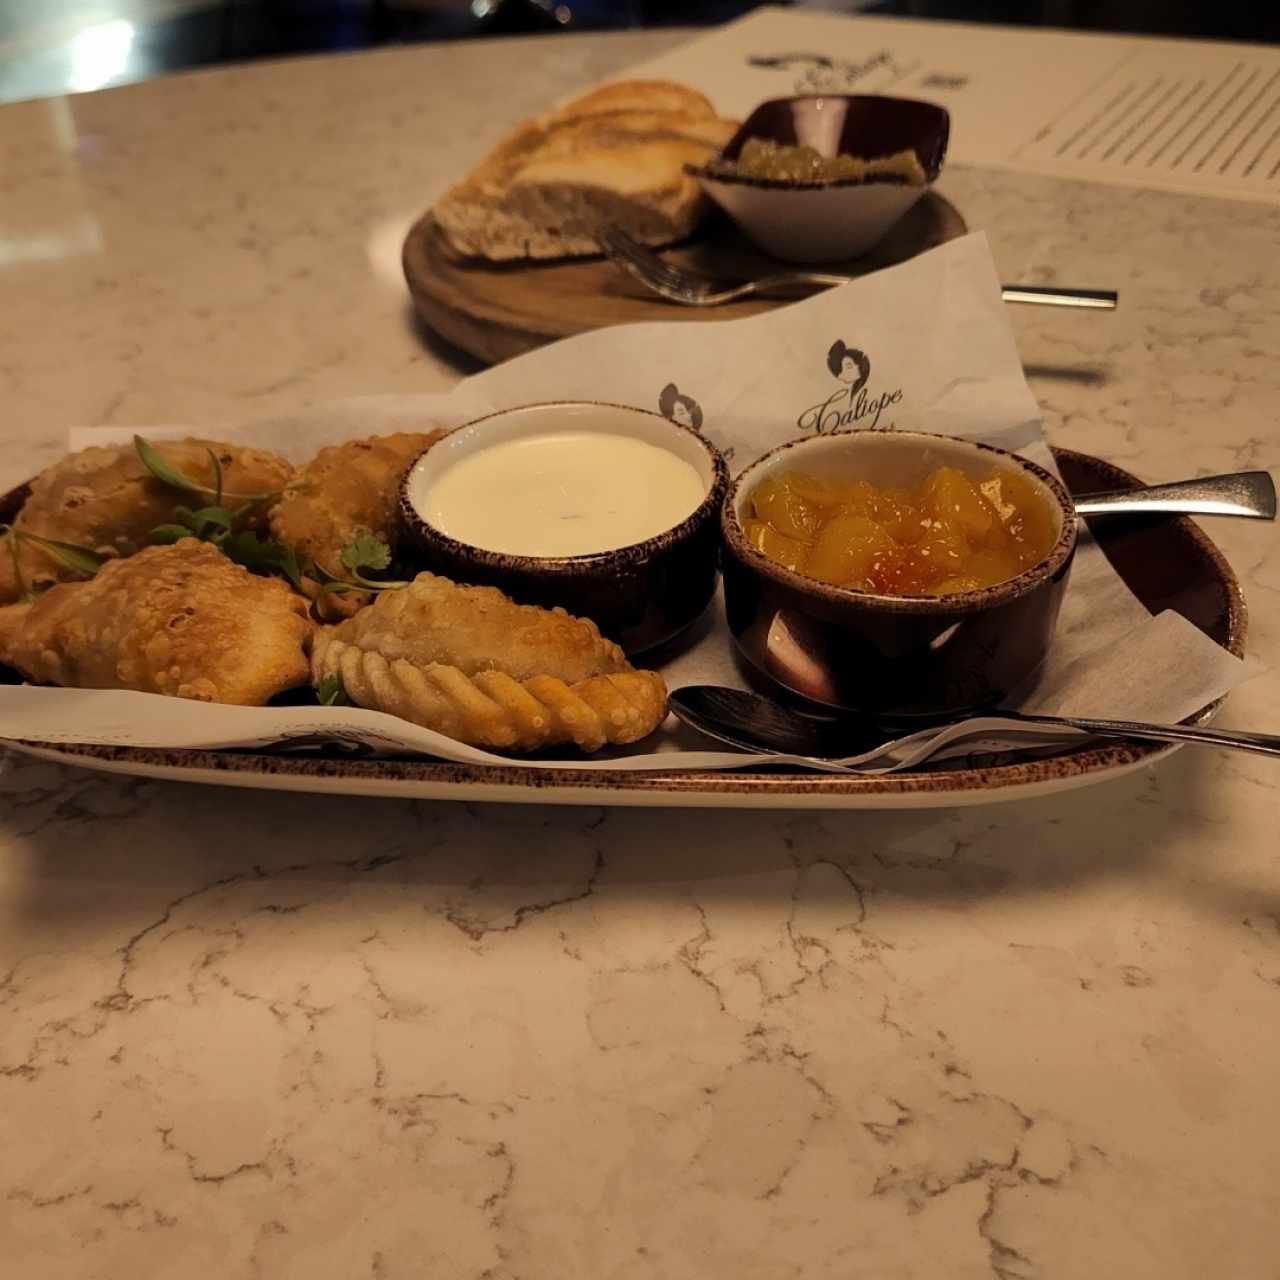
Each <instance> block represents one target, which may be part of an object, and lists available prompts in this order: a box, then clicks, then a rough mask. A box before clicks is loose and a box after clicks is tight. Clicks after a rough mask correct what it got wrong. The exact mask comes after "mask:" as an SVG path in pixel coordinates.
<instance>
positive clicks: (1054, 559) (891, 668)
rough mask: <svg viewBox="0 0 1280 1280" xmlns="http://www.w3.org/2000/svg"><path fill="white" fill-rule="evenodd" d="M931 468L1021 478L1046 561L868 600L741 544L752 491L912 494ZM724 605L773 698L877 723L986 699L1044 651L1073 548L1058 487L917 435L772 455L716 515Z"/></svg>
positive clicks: (1000, 460)
mask: <svg viewBox="0 0 1280 1280" xmlns="http://www.w3.org/2000/svg"><path fill="white" fill-rule="evenodd" d="M939 466H953V467H957V468H959V469H960V470H961V471H964V472H965V473H966V474H967V475H970V476H972V477H975V478H985V477H986V476H988V475H990V473H991V471H992V469H993V468H1000V467H1007V468H1012V469H1016V470H1018V471H1020V472H1021V473H1022V474H1023V476H1025V477H1026V478H1027V479H1028V480H1030V481H1031V482H1032V484H1033V486H1034V487H1035V488H1036V489H1037V490H1038V491H1039V492H1040V495H1041V497H1042V498H1043V499H1044V501H1045V502H1047V503H1048V504H1049V506H1050V508H1051V510H1053V511H1055V512H1056V513H1057V516H1058V530H1059V532H1058V539H1057V541H1056V542H1055V543H1054V546H1053V548H1052V550H1051V551H1050V552H1049V554H1048V555H1047V556H1046V557H1045V558H1044V559H1043V560H1042V561H1041V562H1040V563H1039V564H1037V565H1035V566H1034V567H1032V568H1031V569H1028V570H1026V572H1024V573H1022V574H1020V575H1019V576H1018V577H1016V578H1011V579H1009V580H1008V581H1007V582H1001V583H998V584H997V585H996V586H993V587H985V588H983V589H981V590H979V591H968V592H962V593H959V594H957V595H951V596H942V597H939V596H881V595H874V594H871V593H867V592H861V591H854V590H852V589H850V588H847V587H837V586H831V585H829V584H827V583H824V582H819V581H817V580H816V579H814V578H808V577H805V576H804V575H803V574H799V573H795V572H793V571H792V570H790V569H786V568H784V567H783V566H782V565H780V564H777V563H776V562H775V561H773V560H770V559H768V558H767V557H766V556H764V555H762V554H761V553H760V552H759V551H757V550H756V549H755V548H754V547H752V546H750V545H749V544H748V542H747V539H746V535H745V533H744V531H743V527H742V513H743V511H744V510H745V509H746V508H747V502H748V500H749V498H750V496H751V494H752V492H753V491H754V489H755V487H756V486H757V485H758V484H759V483H760V482H761V481H762V480H764V479H765V478H766V477H767V476H769V475H773V474H776V473H777V472H779V471H784V470H798V471H808V472H811V473H813V474H816V475H820V476H823V477H830V478H832V479H853V478H855V477H862V478H864V479H866V480H869V481H870V482H871V483H873V484H876V485H879V486H884V485H901V484H914V483H918V482H919V481H921V480H923V479H924V478H925V476H926V475H928V474H929V473H930V472H931V471H933V470H934V469H935V468H936V467H939ZM721 530H722V532H723V535H724V542H725V554H724V563H723V573H724V595H725V609H726V612H727V614H728V621H729V629H730V631H731V632H732V633H733V637H734V639H735V641H736V642H737V644H738V647H739V649H740V650H741V652H742V654H743V655H744V656H745V657H746V659H747V661H748V662H749V663H750V664H751V666H752V667H753V668H755V670H756V671H757V672H759V673H760V674H761V675H762V676H763V677H764V679H765V683H766V685H767V686H769V687H770V688H771V689H772V691H773V692H775V693H783V694H790V695H794V696H796V697H799V698H801V699H803V700H807V701H810V702H815V703H819V704H822V705H823V706H828V707H837V708H840V709H843V710H849V711H859V712H865V713H868V714H873V715H876V716H879V717H882V718H898V717H901V718H904V719H912V718H917V717H931V716H932V717H936V716H944V715H953V714H956V713H958V712H964V711H971V710H977V709H979V708H981V707H988V706H992V705H995V704H997V703H999V702H1000V701H1001V700H1002V699H1003V698H1005V697H1007V696H1008V695H1009V694H1010V693H1012V692H1013V691H1014V690H1015V689H1017V687H1018V686H1019V685H1020V684H1021V683H1022V682H1023V681H1024V680H1026V679H1027V677H1028V676H1030V675H1031V674H1032V672H1033V671H1034V670H1035V669H1036V667H1037V666H1039V664H1040V662H1041V661H1042V660H1043V659H1044V656H1045V654H1046V652H1047V651H1048V648H1049V642H1050V640H1051V639H1052V636H1053V629H1054V625H1055V623H1056V622H1057V617H1058V608H1059V606H1060V605H1061V603H1062V596H1063V593H1064V591H1065V590H1066V585H1067V575H1068V573H1069V572H1070V568H1071V561H1072V558H1073V557H1074V555H1075V549H1076V515H1075V508H1074V507H1073V506H1072V503H1071V499H1070V497H1069V496H1068V495H1067V492H1066V490H1065V489H1064V488H1063V487H1062V485H1061V484H1060V483H1059V482H1058V481H1057V480H1055V479H1054V477H1053V476H1051V475H1050V474H1049V473H1048V472H1047V471H1045V470H1043V469H1042V468H1041V467H1038V466H1036V465H1035V464H1034V463H1031V462H1029V461H1027V460H1026V459H1025V458H1020V457H1018V456H1017V455H1015V454H1011V453H1006V452H1005V451H1004V450H1003V449H994V448H991V447H989V446H987V445H982V444H977V443H975V442H973V441H969V440H957V439H953V438H951V437H948V436H934V435H926V434H924V433H922V432H908V431H892V432H888V431H886V432H878V431H877V432H873V431H860V432H850V433H846V434H836V435H825V436H811V437H808V438H807V439H804V440H796V441H793V442H792V443H790V444H785V445H782V446H781V447H780V448H778V449H774V450H773V451H772V452H770V453H767V454H765V455H764V457H762V458H760V459H759V460H758V461H757V462H755V463H754V464H753V465H752V466H750V467H748V468H747V469H746V470H745V471H744V472H742V474H741V475H739V476H738V478H737V479H736V480H735V481H734V483H733V485H732V486H731V487H730V490H729V493H728V495H727V496H726V498H725V503H724V508H723V510H722V512H721Z"/></svg>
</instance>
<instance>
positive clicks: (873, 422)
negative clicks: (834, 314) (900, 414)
mask: <svg viewBox="0 0 1280 1280" xmlns="http://www.w3.org/2000/svg"><path fill="white" fill-rule="evenodd" d="M827 370H828V372H829V373H830V374H831V376H832V377H833V378H835V380H836V381H837V382H838V383H840V384H841V385H840V386H839V387H838V388H837V389H836V390H834V391H832V392H831V394H830V395H829V396H827V398H826V399H825V400H823V401H821V402H820V403H819V404H815V405H810V406H809V408H807V409H806V410H805V411H804V412H803V413H802V414H801V415H800V416H799V417H798V418H797V419H796V425H797V426H798V427H799V428H800V430H801V431H808V432H810V433H811V434H813V435H831V434H832V433H833V432H836V431H892V430H893V428H894V426H895V420H894V418H893V417H892V415H891V414H890V413H889V412H888V411H889V410H891V409H892V408H893V406H894V405H896V404H899V403H900V402H901V400H902V388H901V387H895V388H893V389H892V390H887V391H881V390H878V389H877V388H875V387H874V386H872V384H871V358H870V357H869V356H868V355H867V354H866V352H865V351H860V350H859V349H858V348H857V347H851V346H849V344H848V343H846V342H844V341H843V340H841V339H839V338H837V339H836V340H835V342H833V343H832V344H831V347H830V349H829V350H828V351H827Z"/></svg>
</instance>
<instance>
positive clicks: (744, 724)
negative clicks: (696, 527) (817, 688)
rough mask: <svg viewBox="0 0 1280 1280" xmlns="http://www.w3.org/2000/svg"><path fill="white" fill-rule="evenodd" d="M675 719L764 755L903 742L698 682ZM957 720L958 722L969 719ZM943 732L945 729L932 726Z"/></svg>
mask: <svg viewBox="0 0 1280 1280" xmlns="http://www.w3.org/2000/svg"><path fill="white" fill-rule="evenodd" d="M670 706H671V710H672V711H673V712H674V713H675V715H676V718H677V719H679V720H682V721H684V723H685V724H687V725H689V726H690V728H693V729H696V730H697V731H698V732H699V733H702V734H705V735H706V736H707V737H709V738H715V739H716V740H717V741H719V742H724V743H727V744H728V745H729V746H731V747H738V748H740V749H741V750H743V751H750V752H753V753H756V754H763V755H784V756H808V757H809V758H810V759H814V760H841V759H844V758H845V757H847V756H857V755H862V754H863V752H866V751H870V750H872V749H873V748H874V747H877V746H880V745H882V744H884V743H888V742H893V741H894V740H895V739H897V738H899V737H902V736H903V735H902V733H901V731H898V732H894V731H892V730H888V729H886V728H885V727H884V725H883V724H881V723H879V722H878V721H877V720H875V719H873V718H872V717H869V716H858V715H853V714H849V715H831V716H821V715H810V714H808V713H806V712H800V711H793V710H792V709H791V708H789V707H784V706H782V705H780V704H779V703H777V702H773V701H771V700H770V699H769V698H764V697H761V696H760V695H759V694H758V693H748V692H746V691H745V690H742V689H729V688H726V687H724V686H722V685H714V684H693V685H685V687H684V688H683V689H677V690H676V691H675V692H674V693H673V694H672V695H671V702H670ZM991 714H992V715H993V716H999V717H1000V718H1001V719H1004V720H1017V721H1019V722H1020V723H1022V724H1030V725H1042V726H1043V727H1045V728H1048V729H1061V728H1071V729H1083V730H1085V731H1086V732H1088V733H1092V734H1095V735H1097V736H1099V737H1104V738H1137V739H1140V740H1141V741H1144V742H1193V743H1199V744H1201V745H1204V746H1213V747H1228V748H1230V749H1232V750H1235V751H1251V752H1253V753H1254V754H1255V755H1263V756H1280V735H1277V734H1272V733H1239V732H1231V731H1228V730H1225V729H1207V728H1200V727H1199V726H1196V725H1186V724H1168V725H1166V724H1142V723H1139V722H1138V721H1131V720H1094V719H1091V718H1086V717H1083V716H1040V715H1024V714H1023V713H1022V712H1019V711H1007V710H1005V709H1004V708H1001V709H1000V710H998V711H992V712H991ZM968 718H969V717H967V716H961V717H957V719H956V720H955V721H952V722H948V723H959V722H960V721H961V720H964V719H968ZM933 727H936V728H941V727H942V726H941V725H940V724H939V725H936V726H933Z"/></svg>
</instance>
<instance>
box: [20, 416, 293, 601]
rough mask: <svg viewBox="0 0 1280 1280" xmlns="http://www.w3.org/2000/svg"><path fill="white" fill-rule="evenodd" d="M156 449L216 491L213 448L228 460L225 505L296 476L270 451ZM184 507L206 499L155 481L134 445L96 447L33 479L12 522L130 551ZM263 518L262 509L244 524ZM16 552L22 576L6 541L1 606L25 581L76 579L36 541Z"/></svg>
mask: <svg viewBox="0 0 1280 1280" xmlns="http://www.w3.org/2000/svg"><path fill="white" fill-rule="evenodd" d="M154 448H155V450H156V452H157V453H159V454H160V456H161V457H163V458H164V460H165V461H166V462H169V463H171V464H172V465H173V466H175V467H177V468H178V470H180V471H182V472H183V473H184V474H185V475H187V476H189V477H190V478H191V479H192V480H195V481H196V482H197V483H199V484H207V485H209V486H210V487H211V488H212V487H213V484H214V466H213V462H212V461H211V459H210V457H209V453H208V450H210V449H212V450H213V451H214V452H215V453H216V455H217V457H218V459H219V461H220V462H221V463H222V476H223V489H224V495H225V496H224V503H225V505H227V506H229V507H235V506H239V505H242V504H243V500H244V498H246V497H250V496H256V495H258V494H267V493H278V492H279V491H280V490H282V489H283V488H284V486H285V485H286V484H287V483H288V482H289V478H290V476H292V474H293V468H292V467H291V466H290V465H289V463H287V462H286V461H285V460H284V459H283V458H280V457H277V456H276V455H275V454H274V453H268V452H267V451H266V450H265V449H246V448H242V447H240V446H239V445H231V444H221V443H219V442H218V441H216V440H196V439H189V440H171V441H162V442H160V443H157V444H156V445H155V446H154ZM207 501H209V502H212V501H213V498H212V497H210V498H208V500H207ZM182 505H186V506H190V507H199V506H202V505H204V504H203V503H202V501H201V500H200V498H199V497H198V496H197V495H194V494H190V493H186V492H184V491H182V490H180V489H175V488H172V487H171V486H169V485H166V484H162V483H161V482H160V481H159V480H157V479H156V478H155V477H154V476H153V475H152V474H151V473H150V472H149V471H148V470H147V469H146V467H144V466H143V465H142V462H141V460H140V459H139V457H138V455H137V452H136V450H135V449H134V447H133V445H132V444H113V445H94V446H93V447H91V448H88V449H81V450H80V451H79V452H77V453H72V454H68V455H67V456H66V457H65V458H63V459H62V460H61V461H60V462H55V463H54V464H53V466H51V467H48V468H46V469H45V470H44V471H42V472H41V473H40V474H39V475H38V476H37V477H36V478H35V479H34V480H33V481H32V482H31V496H30V497H29V498H28V499H27V500H26V502H25V503H24V504H23V506H22V510H21V511H20V512H19V513H18V516H17V518H16V519H15V520H14V522H13V524H14V528H16V529H20V530H22V531H24V532H26V533H32V534H35V535H37V536H38V537H41V538H52V539H54V540H56V541H59V542H73V543H76V544H77V545H79V546H82V547H88V548H89V549H90V550H93V551H97V552H100V553H102V554H105V555H114V556H131V555H133V554H134V553H135V552H137V551H140V550H141V549H142V548H143V547H145V546H146V545H147V544H148V541H149V535H150V533H151V530H152V529H154V528H155V527H156V525H158V524H165V523H168V522H171V521H172V520H173V512H174V508H175V507H178V506H182ZM264 523H265V518H264V513H262V512H260V513H257V514H256V515H252V516H251V517H250V518H249V519H248V520H247V521H246V522H245V527H247V528H255V527H259V526H261V525H263V524H264ZM16 550H17V558H18V564H19V566H20V568H21V575H20V576H19V574H18V573H17V572H15V566H14V557H13V551H14V548H13V547H11V546H10V545H9V539H8V538H6V539H4V541H3V542H0V604H7V603H9V602H10V601H13V600H17V599H19V598H20V597H21V595H22V583H23V582H25V584H26V586H27V587H28V588H29V589H31V590H34V591H40V590H43V589H44V588H45V587H47V586H49V585H51V584H52V583H55V582H65V581H67V580H68V579H71V578H74V577H75V576H76V575H75V573H74V572H73V571H71V570H70V569H68V568H66V567H65V566H64V565H62V564H60V563H58V561H56V560H54V559H53V558H52V557H50V556H49V555H48V554H47V553H46V552H44V551H42V550H41V549H40V548H39V547H37V546H35V545H34V544H33V543H30V542H23V541H21V540H19V541H18V544H17V547H16Z"/></svg>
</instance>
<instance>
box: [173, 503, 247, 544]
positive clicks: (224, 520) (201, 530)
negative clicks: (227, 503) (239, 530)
mask: <svg viewBox="0 0 1280 1280" xmlns="http://www.w3.org/2000/svg"><path fill="white" fill-rule="evenodd" d="M183 523H184V524H187V525H189V527H190V528H192V529H193V530H195V535H196V537H197V538H200V539H202V540H203V541H205V542H216V541H217V539H218V537H219V536H221V535H222V534H227V533H230V532H231V529H232V526H233V525H234V524H235V517H234V516H233V515H232V513H231V512H230V511H228V510H227V509H226V507H201V508H200V510H199V511H192V512H191V513H190V519H189V520H188V519H186V518H185V517H183Z"/></svg>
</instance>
